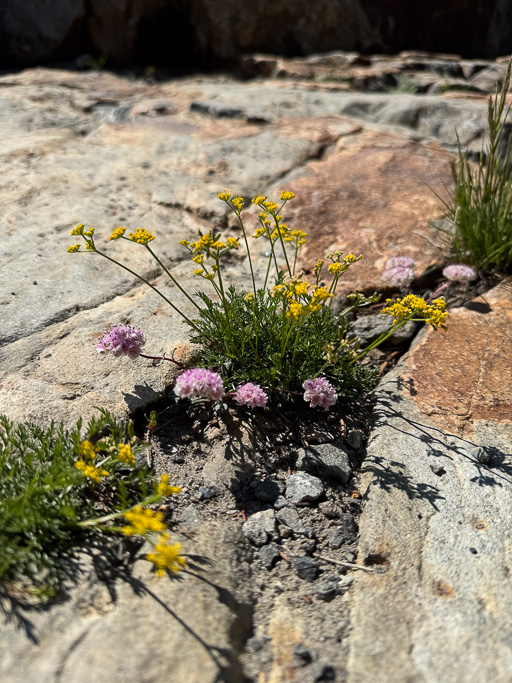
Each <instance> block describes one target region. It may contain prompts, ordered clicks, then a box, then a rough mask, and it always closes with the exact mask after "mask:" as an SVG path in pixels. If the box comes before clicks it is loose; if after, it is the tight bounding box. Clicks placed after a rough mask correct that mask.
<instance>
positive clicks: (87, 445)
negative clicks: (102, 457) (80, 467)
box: [77, 440, 98, 461]
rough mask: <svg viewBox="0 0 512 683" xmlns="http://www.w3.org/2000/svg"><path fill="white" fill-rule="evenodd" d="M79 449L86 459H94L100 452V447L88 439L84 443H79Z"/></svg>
mask: <svg viewBox="0 0 512 683" xmlns="http://www.w3.org/2000/svg"><path fill="white" fill-rule="evenodd" d="M77 450H78V452H79V453H80V455H81V456H82V458H83V459H84V460H91V461H92V460H94V459H95V458H96V455H97V454H98V447H97V446H95V445H94V444H93V443H91V442H90V441H87V440H86V441H82V443H80V444H79V445H78V449H77Z"/></svg>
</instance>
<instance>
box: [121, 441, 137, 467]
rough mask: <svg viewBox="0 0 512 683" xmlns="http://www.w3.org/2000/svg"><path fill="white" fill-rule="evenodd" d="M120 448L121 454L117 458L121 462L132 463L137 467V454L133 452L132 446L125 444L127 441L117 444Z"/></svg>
mask: <svg viewBox="0 0 512 683" xmlns="http://www.w3.org/2000/svg"><path fill="white" fill-rule="evenodd" d="M117 447H118V449H119V454H118V456H117V459H118V460H119V461H120V462H125V463H126V464H127V465H131V466H132V467H135V456H134V454H133V453H132V449H131V447H130V444H125V443H120V444H118V445H117Z"/></svg>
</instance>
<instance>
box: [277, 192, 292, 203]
mask: <svg viewBox="0 0 512 683" xmlns="http://www.w3.org/2000/svg"><path fill="white" fill-rule="evenodd" d="M294 197H295V195H294V194H293V192H290V191H289V190H283V191H282V192H281V196H280V197H279V199H281V200H282V201H285V202H286V201H288V200H289V199H293V198H294Z"/></svg>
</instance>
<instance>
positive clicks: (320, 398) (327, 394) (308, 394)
mask: <svg viewBox="0 0 512 683" xmlns="http://www.w3.org/2000/svg"><path fill="white" fill-rule="evenodd" d="M302 386H303V387H304V389H305V391H304V400H305V401H309V405H310V406H311V408H316V407H317V406H318V407H319V408H323V409H324V410H329V408H330V407H331V406H333V405H334V404H335V403H336V401H337V400H338V394H337V393H336V389H335V388H334V387H333V385H332V384H331V383H330V382H329V381H328V380H327V379H326V378H325V377H315V379H307V380H306V381H305V382H304V384H303V385H302Z"/></svg>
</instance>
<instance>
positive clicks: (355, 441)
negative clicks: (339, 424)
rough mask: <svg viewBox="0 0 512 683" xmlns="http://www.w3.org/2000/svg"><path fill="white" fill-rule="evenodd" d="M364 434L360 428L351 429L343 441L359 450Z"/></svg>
mask: <svg viewBox="0 0 512 683" xmlns="http://www.w3.org/2000/svg"><path fill="white" fill-rule="evenodd" d="M363 440H364V435H363V432H362V431H361V430H360V429H351V430H350V432H349V433H348V434H347V436H346V438H345V441H346V442H347V444H348V445H349V446H350V448H353V449H354V450H355V451H357V450H359V449H360V448H361V446H362V445H363Z"/></svg>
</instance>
